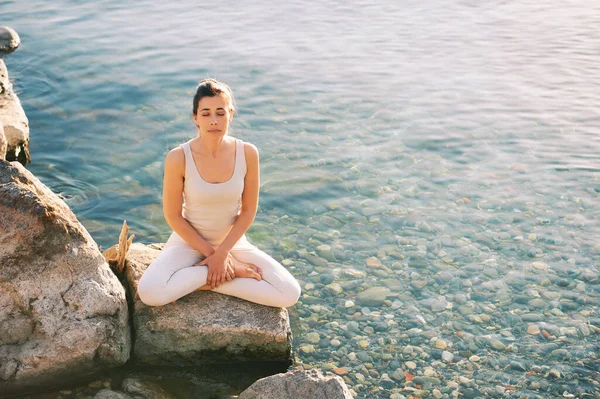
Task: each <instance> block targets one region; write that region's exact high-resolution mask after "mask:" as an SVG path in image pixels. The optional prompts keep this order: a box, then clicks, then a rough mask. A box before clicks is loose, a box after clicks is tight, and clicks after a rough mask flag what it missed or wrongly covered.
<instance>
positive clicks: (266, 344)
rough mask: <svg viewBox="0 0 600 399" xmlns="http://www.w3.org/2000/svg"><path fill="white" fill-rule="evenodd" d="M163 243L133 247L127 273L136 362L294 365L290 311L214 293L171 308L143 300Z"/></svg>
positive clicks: (189, 298)
mask: <svg viewBox="0 0 600 399" xmlns="http://www.w3.org/2000/svg"><path fill="white" fill-rule="evenodd" d="M160 248H162V246H161V244H152V245H148V246H147V245H144V244H139V243H135V244H132V246H131V248H130V250H129V252H128V254H127V262H126V265H125V274H126V278H127V282H128V285H129V289H130V293H131V294H132V297H133V298H134V300H133V309H134V310H133V324H134V334H135V340H134V342H135V344H134V350H133V361H135V362H137V363H141V364H148V365H177V366H193V365H202V364H207V363H220V362H231V361H257V360H259V361H289V359H290V357H291V345H292V331H291V329H290V324H289V316H288V312H287V310H286V309H285V308H274V307H270V306H263V305H258V304H255V303H251V302H248V301H245V300H243V299H239V298H235V297H231V296H227V295H222V294H218V293H215V292H210V291H202V292H194V293H192V294H189V295H186V296H185V297H183V298H180V299H179V300H177V301H176V302H174V303H170V304H167V305H165V306H157V307H151V306H146V305H145V304H144V303H142V302H141V301H140V299H139V298H137V284H138V281H139V280H140V278H141V276H142V274H143V272H144V271H145V270H146V268H147V267H148V266H149V265H150V263H151V262H152V261H153V260H154V259H155V258H156V257H157V256H158V255H159V254H160Z"/></svg>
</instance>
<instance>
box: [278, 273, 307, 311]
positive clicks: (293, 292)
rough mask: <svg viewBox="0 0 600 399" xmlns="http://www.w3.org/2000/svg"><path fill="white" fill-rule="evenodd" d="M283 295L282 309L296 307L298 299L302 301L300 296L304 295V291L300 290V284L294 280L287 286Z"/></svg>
mask: <svg viewBox="0 0 600 399" xmlns="http://www.w3.org/2000/svg"><path fill="white" fill-rule="evenodd" d="M282 294H283V295H282V298H281V305H280V306H281V307H282V308H287V307H290V306H294V305H295V304H296V303H297V302H298V299H300V295H301V294H302V291H301V289H300V284H298V282H297V281H296V280H294V281H293V282H292V283H290V284H286V286H285V287H284V290H283V292H282Z"/></svg>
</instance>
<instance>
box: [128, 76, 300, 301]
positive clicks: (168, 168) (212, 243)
mask: <svg viewBox="0 0 600 399" xmlns="http://www.w3.org/2000/svg"><path fill="white" fill-rule="evenodd" d="M234 112H235V109H234V105H233V95H232V93H231V90H230V89H229V87H228V86H227V85H226V84H224V83H221V82H217V81H216V80H214V79H204V80H202V81H201V82H200V85H199V86H198V88H197V90H196V95H195V96H194V101H193V111H192V115H193V117H194V121H195V122H196V127H197V133H198V135H197V137H195V138H193V139H191V140H190V141H188V142H186V143H184V144H182V145H181V146H179V147H177V148H175V149H174V150H172V151H170V152H169V153H168V154H167V158H166V162H165V176H164V186H163V212H164V215H165V219H166V221H167V223H168V224H169V226H171V228H172V229H173V233H172V234H171V236H170V237H169V239H168V241H167V243H166V245H165V247H164V249H163V250H162V252H161V254H160V255H159V256H158V257H157V258H156V259H155V260H154V262H152V264H151V265H150V266H149V267H148V269H147V270H146V271H145V272H144V275H143V276H142V278H141V279H140V281H139V284H138V294H139V296H140V299H141V300H142V302H144V303H145V304H146V305H150V306H160V305H164V304H167V303H169V302H172V301H175V300H177V299H178V298H181V297H182V296H184V295H187V294H189V293H190V292H193V291H197V290H212V291H215V292H220V293H222V294H227V295H232V296H235V297H238V298H242V299H245V300H248V301H251V302H255V303H259V304H262V305H268V306H276V307H287V306H292V305H293V304H295V303H296V302H297V300H298V298H299V296H300V286H299V284H298V282H297V281H296V280H295V279H294V277H293V276H292V275H291V274H290V273H289V272H288V271H287V270H286V269H285V268H284V267H283V266H282V265H281V264H279V262H277V261H276V260H275V259H273V258H272V257H270V256H269V255H267V254H265V253H264V252H262V251H261V250H259V249H258V248H256V247H255V246H254V245H252V244H250V243H249V242H248V240H247V239H246V236H245V233H246V231H247V230H248V228H249V227H250V225H251V224H252V222H253V221H254V217H255V216H256V210H257V207H258V191H259V181H260V180H259V160H258V150H257V149H256V147H255V146H254V145H252V144H250V143H244V142H242V141H241V140H238V139H235V138H233V137H231V136H229V134H228V128H229V124H230V123H231V120H232V118H233V114H234ZM182 203H183V204H182Z"/></svg>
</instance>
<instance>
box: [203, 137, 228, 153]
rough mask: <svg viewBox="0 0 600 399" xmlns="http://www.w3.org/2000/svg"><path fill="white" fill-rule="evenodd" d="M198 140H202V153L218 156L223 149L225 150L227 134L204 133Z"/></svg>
mask: <svg viewBox="0 0 600 399" xmlns="http://www.w3.org/2000/svg"><path fill="white" fill-rule="evenodd" d="M198 140H199V141H200V147H202V148H200V149H199V150H201V151H202V153H206V154H207V155H210V156H212V157H213V158H216V157H217V156H218V155H219V154H220V153H221V150H223V144H224V143H225V141H226V140H225V135H223V136H211V135H204V136H200V137H199V138H198Z"/></svg>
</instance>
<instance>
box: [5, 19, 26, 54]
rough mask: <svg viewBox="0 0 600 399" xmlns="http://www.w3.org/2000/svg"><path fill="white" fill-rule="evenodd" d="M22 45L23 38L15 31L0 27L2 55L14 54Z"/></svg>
mask: <svg viewBox="0 0 600 399" xmlns="http://www.w3.org/2000/svg"><path fill="white" fill-rule="evenodd" d="M20 44H21V38H20V37H19V34H18V33H17V32H15V30H14V29H12V28H9V27H8V26H0V55H4V54H8V53H12V52H13V51H15V50H16V49H17V48H18V47H19V45H20Z"/></svg>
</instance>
